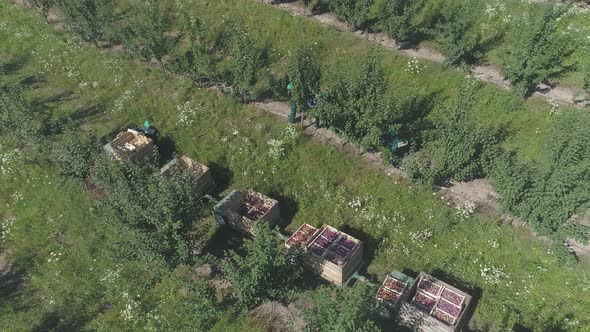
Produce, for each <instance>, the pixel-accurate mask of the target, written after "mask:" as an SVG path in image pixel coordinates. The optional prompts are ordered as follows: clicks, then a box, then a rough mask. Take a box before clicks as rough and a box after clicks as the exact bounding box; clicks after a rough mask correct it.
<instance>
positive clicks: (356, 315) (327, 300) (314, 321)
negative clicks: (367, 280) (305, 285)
mask: <svg viewBox="0 0 590 332" xmlns="http://www.w3.org/2000/svg"><path fill="white" fill-rule="evenodd" d="M373 294H374V289H372V288H371V287H369V286H367V285H366V284H364V283H357V284H356V285H355V286H354V287H347V286H345V287H343V288H342V289H334V288H321V289H320V290H319V291H314V292H313V293H312V294H311V302H312V305H311V306H309V307H305V308H303V313H302V316H303V319H304V320H305V323H306V325H305V331H310V332H312V331H334V332H336V331H379V329H378V328H377V326H376V324H375V321H376V318H377V313H376V306H375V299H374V296H373Z"/></svg>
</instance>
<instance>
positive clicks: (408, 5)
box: [374, 0, 425, 44]
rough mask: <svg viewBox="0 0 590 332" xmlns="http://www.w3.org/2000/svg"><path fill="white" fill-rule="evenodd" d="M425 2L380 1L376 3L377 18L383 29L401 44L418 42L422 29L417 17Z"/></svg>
mask: <svg viewBox="0 0 590 332" xmlns="http://www.w3.org/2000/svg"><path fill="white" fill-rule="evenodd" d="M424 2H425V0H420V1H413V0H379V1H378V2H377V3H375V6H374V7H375V9H374V10H375V12H376V14H375V16H376V17H377V18H378V22H379V25H380V26H381V29H382V30H383V31H384V32H385V33H386V34H387V35H388V36H390V37H391V38H393V39H395V40H396V41H397V42H398V43H399V44H403V43H406V42H416V41H418V39H419V36H420V34H421V33H420V28H419V26H418V25H417V24H416V23H415V17H416V15H417V14H418V12H419V11H420V9H422V6H423V5H424Z"/></svg>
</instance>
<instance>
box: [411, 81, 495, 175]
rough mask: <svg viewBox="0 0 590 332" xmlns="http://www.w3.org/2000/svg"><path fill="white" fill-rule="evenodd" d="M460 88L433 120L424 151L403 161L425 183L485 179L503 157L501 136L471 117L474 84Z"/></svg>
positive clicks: (412, 173) (473, 101)
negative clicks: (431, 132)
mask: <svg viewBox="0 0 590 332" xmlns="http://www.w3.org/2000/svg"><path fill="white" fill-rule="evenodd" d="M467 84H468V85H467V86H460V87H459V95H458V96H457V97H456V98H455V100H454V101H452V102H451V103H450V105H449V106H448V107H447V108H445V109H444V110H443V111H442V113H441V114H440V115H439V116H438V117H437V118H435V120H434V121H435V123H434V127H435V129H434V132H433V137H432V138H431V139H430V140H429V141H427V143H426V144H425V147H424V149H423V150H421V151H419V152H416V153H414V154H413V155H411V156H409V157H408V158H406V159H405V160H404V166H405V169H406V170H407V171H408V173H409V174H410V176H412V177H414V178H416V179H421V180H422V181H425V182H427V183H440V182H444V181H447V180H449V179H453V180H457V181H466V180H472V179H475V178H480V177H482V176H485V175H486V174H487V173H488V172H489V171H490V170H491V167H492V165H493V163H494V160H495V159H496V158H497V157H499V156H501V155H502V150H501V149H500V145H499V144H500V142H501V141H502V137H503V133H502V132H501V131H500V130H498V129H494V128H490V127H484V126H481V125H479V124H478V123H477V121H476V120H475V119H474V118H473V115H472V113H473V108H474V104H475V85H474V82H469V83H467Z"/></svg>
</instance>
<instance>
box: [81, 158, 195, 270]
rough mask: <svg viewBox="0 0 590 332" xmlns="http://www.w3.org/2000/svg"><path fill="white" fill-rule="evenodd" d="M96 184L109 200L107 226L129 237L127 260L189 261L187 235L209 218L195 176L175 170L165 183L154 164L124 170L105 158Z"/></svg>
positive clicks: (96, 172)
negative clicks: (198, 221)
mask: <svg viewBox="0 0 590 332" xmlns="http://www.w3.org/2000/svg"><path fill="white" fill-rule="evenodd" d="M92 179H93V181H94V182H95V183H96V184H97V185H98V186H99V187H100V188H101V189H102V190H103V191H104V192H105V193H106V194H107V195H106V197H105V198H104V199H103V200H102V201H101V202H100V204H99V206H100V207H101V208H102V210H103V213H104V215H105V217H104V220H105V222H107V223H109V224H110V225H112V226H114V227H119V228H120V231H121V232H127V233H128V235H129V236H128V237H126V238H125V239H124V241H125V242H127V243H128V247H123V248H122V249H121V250H122V251H125V254H121V255H122V257H128V258H133V257H137V256H138V255H139V256H141V255H144V256H146V257H153V258H154V259H160V258H161V259H163V260H165V261H166V262H169V263H170V264H178V263H181V262H186V261H187V259H188V258H189V257H188V254H189V248H188V240H187V239H186V238H185V234H186V230H187V228H188V227H189V226H191V225H192V224H193V222H194V221H195V220H196V219H197V217H199V216H201V215H202V213H203V205H202V202H201V194H200V193H199V192H198V189H197V188H196V186H195V185H194V182H193V181H192V180H191V178H190V175H189V174H186V173H183V172H180V170H179V169H178V168H175V169H174V171H173V172H172V175H171V176H169V177H163V176H161V175H160V172H159V168H158V167H156V165H154V164H151V163H147V164H146V165H144V166H141V167H139V166H135V165H133V164H123V165H119V164H114V163H113V162H111V161H109V160H106V157H105V158H103V159H99V160H98V161H97V163H96V164H95V165H94V167H93V169H92Z"/></svg>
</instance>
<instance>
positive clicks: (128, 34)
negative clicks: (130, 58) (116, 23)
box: [122, 0, 178, 64]
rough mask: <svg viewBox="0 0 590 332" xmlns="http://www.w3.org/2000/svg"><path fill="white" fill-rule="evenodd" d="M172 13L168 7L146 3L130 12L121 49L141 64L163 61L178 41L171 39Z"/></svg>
mask: <svg viewBox="0 0 590 332" xmlns="http://www.w3.org/2000/svg"><path fill="white" fill-rule="evenodd" d="M173 14H174V12H173V10H172V7H171V5H170V4H169V3H167V4H165V5H164V4H161V3H160V1H158V0H147V1H145V2H144V3H143V4H142V5H141V6H134V7H132V9H131V18H130V19H129V21H127V22H126V23H125V24H126V27H125V28H124V29H123V31H122V40H123V45H124V46H125V47H126V48H127V49H129V50H130V51H131V52H133V53H134V54H136V55H137V56H138V57H139V58H140V59H142V60H144V61H150V60H152V59H156V60H157V61H158V62H160V64H162V58H163V57H164V56H165V55H167V54H170V53H172V51H173V50H174V49H175V47H176V46H177V41H178V39H177V38H176V37H174V36H171V35H170V32H171V29H172V27H173V25H174V21H175V19H174V16H173Z"/></svg>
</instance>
